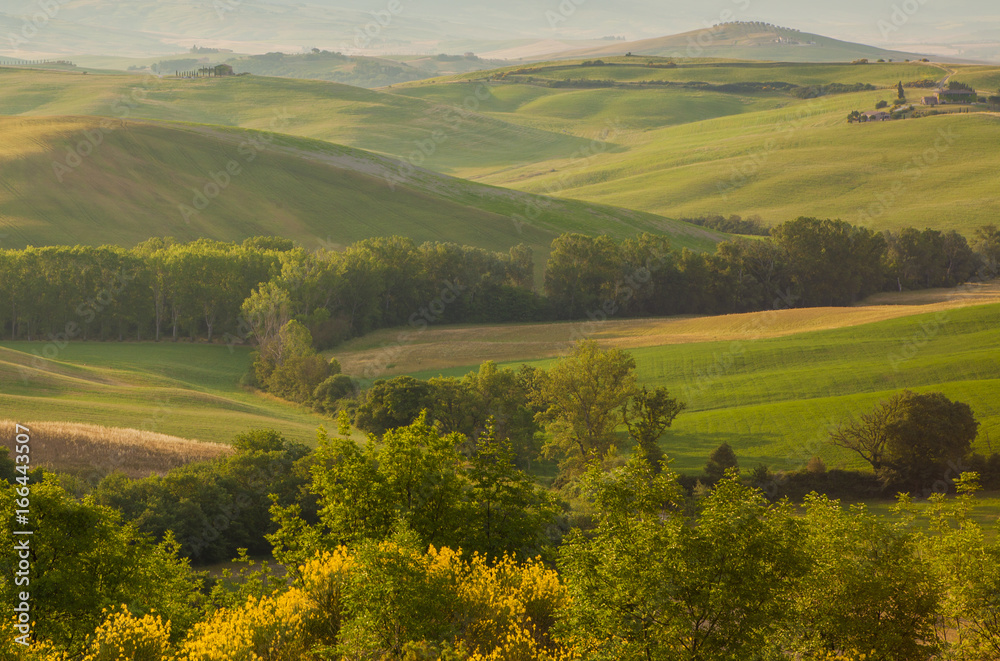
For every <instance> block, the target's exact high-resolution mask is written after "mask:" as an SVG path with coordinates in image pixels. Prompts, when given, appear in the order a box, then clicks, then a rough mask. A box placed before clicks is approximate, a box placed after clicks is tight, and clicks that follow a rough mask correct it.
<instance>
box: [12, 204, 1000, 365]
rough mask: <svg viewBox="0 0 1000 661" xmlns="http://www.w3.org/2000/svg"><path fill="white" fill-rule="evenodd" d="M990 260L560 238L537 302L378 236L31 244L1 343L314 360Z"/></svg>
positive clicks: (812, 296) (844, 291)
mask: <svg viewBox="0 0 1000 661" xmlns="http://www.w3.org/2000/svg"><path fill="white" fill-rule="evenodd" d="M735 220H736V219H733V221H734V222H735ZM739 224H740V223H737V225H739ZM998 258H1000V230H998V229H997V228H996V226H992V225H991V226H984V227H982V228H980V229H979V230H977V232H976V236H975V237H974V240H973V244H971V245H970V243H969V241H968V240H967V239H966V238H965V237H964V236H962V235H960V234H958V233H957V232H954V231H949V232H941V231H938V230H931V229H927V230H923V231H920V230H916V229H913V228H906V229H903V230H900V231H898V232H885V233H879V232H875V231H873V230H871V229H868V228H865V227H859V226H854V225H851V224H849V223H846V222H843V221H834V220H819V219H815V218H800V219H798V220H794V221H790V222H786V223H784V224H781V225H778V226H776V227H774V228H772V229H771V232H770V237H769V238H766V239H750V238H736V239H734V240H732V241H725V242H722V243H720V244H718V246H717V248H716V250H715V252H714V253H696V252H692V251H690V250H687V249H684V250H680V251H677V250H674V249H673V248H672V247H671V245H670V241H669V239H668V238H667V237H665V236H661V235H654V234H642V235H640V236H637V237H635V238H631V239H625V240H623V241H615V240H614V239H612V238H610V237H607V236H597V237H593V236H586V235H581V234H563V235H561V236H559V237H557V238H556V239H555V240H554V241H553V243H552V250H551V253H550V256H549V259H548V261H547V263H546V267H545V275H544V285H543V287H542V289H541V291H537V290H536V287H535V279H534V272H535V266H534V260H533V256H532V251H531V249H530V248H527V247H525V246H516V247H514V248H511V249H510V250H509V251H508V252H493V251H488V250H483V249H480V248H473V247H468V246H459V245H457V244H452V243H424V244H421V245H416V244H415V243H414V242H413V241H411V240H410V239H405V238H401V237H388V238H376V239H367V240H364V241H360V242H358V243H356V244H353V245H351V246H349V247H347V248H346V249H344V250H343V251H339V252H338V251H330V250H317V251H313V252H310V251H307V250H305V249H303V248H301V247H295V246H294V245H293V244H292V242H291V241H288V240H285V239H280V238H275V237H258V238H253V239H248V240H246V241H244V242H242V243H222V242H215V241H210V240H204V239H203V240H199V241H195V242H192V243H178V242H176V241H174V240H172V239H169V238H168V239H150V240H148V241H146V242H144V243H142V244H140V245H138V246H136V247H135V248H132V249H124V248H119V247H112V246H100V247H88V246H74V247H43V248H35V247H30V248H26V249H24V250H4V251H0V332H2V334H3V335H4V336H6V337H9V338H10V339H13V340H17V339H28V340H38V339H42V340H52V339H63V340H65V339H88V340H93V339H97V340H111V339H117V340H124V339H134V340H138V341H141V340H157V341H158V340H163V339H170V340H173V341H177V340H180V339H204V340H208V341H217V340H222V341H225V342H228V343H243V342H248V341H251V340H253V341H256V342H258V343H264V344H266V343H267V342H268V340H269V339H271V338H273V337H274V336H275V335H276V334H277V333H278V332H279V331H280V329H281V328H282V327H283V326H284V325H285V323H287V322H288V321H290V320H297V321H298V322H299V323H301V324H303V325H304V326H305V327H306V329H307V330H308V331H309V333H310V335H311V337H312V340H313V342H314V343H315V347H316V348H318V349H323V348H328V347H331V346H333V345H335V344H336V343H338V342H340V341H342V340H344V339H346V338H349V337H353V336H357V335H362V334H364V333H367V332H369V331H371V330H374V329H376V328H382V327H387V326H403V325H410V326H413V327H416V328H423V327H426V326H428V325H430V324H445V323H460V322H461V323H484V322H509V321H548V320H556V319H584V318H595V317H598V318H607V317H609V316H618V317H642V316H660V315H672V314H719V313H734V312H748V311H754V310H766V309H773V308H774V307H793V306H822V305H850V304H852V303H855V302H857V301H858V300H860V299H862V298H864V297H865V296H868V295H870V294H873V293H875V292H878V291H883V290H903V289H922V288H928V287H947V286H954V285H957V284H960V283H963V282H966V281H967V280H969V279H970V278H973V277H982V275H981V274H986V275H992V274H994V273H995V270H996V264H997V260H998Z"/></svg>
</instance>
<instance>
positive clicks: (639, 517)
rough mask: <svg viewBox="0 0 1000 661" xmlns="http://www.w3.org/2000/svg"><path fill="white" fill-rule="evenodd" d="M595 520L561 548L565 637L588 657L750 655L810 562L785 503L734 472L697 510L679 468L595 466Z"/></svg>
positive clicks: (779, 619)
mask: <svg viewBox="0 0 1000 661" xmlns="http://www.w3.org/2000/svg"><path fill="white" fill-rule="evenodd" d="M588 485H589V486H590V489H591V491H590V493H591V494H592V497H593V499H594V502H595V504H596V506H597V512H598V516H599V521H600V523H599V525H598V527H597V530H596V531H595V532H594V533H593V534H592V535H589V536H584V535H582V534H580V533H575V534H573V535H572V536H571V537H570V538H569V539H568V540H567V541H566V543H564V545H563V546H562V547H561V549H560V568H561V570H562V571H563V574H564V576H565V579H566V582H567V589H568V591H569V593H570V597H571V601H570V604H569V607H568V609H567V614H566V618H565V620H564V621H563V623H562V627H563V629H562V634H563V636H564V639H565V640H567V641H571V642H572V643H574V644H575V645H576V646H577V649H578V651H580V652H581V653H583V654H584V656H585V657H586V658H593V659H626V660H627V659H635V660H637V661H638V660H641V659H664V660H668V659H696V658H712V659H734V660H735V659H744V658H758V657H759V656H764V655H766V653H767V652H766V650H773V649H775V648H776V641H775V637H776V635H777V634H778V633H779V632H780V631H781V625H782V623H783V615H784V613H785V612H786V609H787V607H788V603H789V600H788V592H787V585H788V583H789V582H790V581H792V580H794V579H795V578H796V577H797V576H799V575H800V574H801V573H802V571H803V565H802V562H801V560H800V558H799V554H798V552H797V551H796V549H797V546H798V544H799V540H800V535H799V533H798V532H797V526H796V525H795V524H794V521H793V518H792V516H791V512H790V511H789V509H788V507H787V506H773V505H768V504H767V502H766V501H765V500H764V498H763V496H762V495H761V494H760V493H759V492H756V491H753V490H750V489H748V488H746V487H743V486H742V485H740V484H739V481H738V480H737V479H736V478H735V476H734V475H732V476H730V477H729V478H727V479H726V480H724V481H722V482H720V483H719V484H718V485H717V487H716V488H715V490H714V491H713V492H712V493H711V494H710V495H709V496H708V498H706V499H705V501H704V503H703V506H702V509H701V511H700V512H698V514H697V515H696V516H695V517H694V518H693V519H691V520H687V519H686V517H685V516H684V514H683V508H682V507H680V505H681V503H680V502H679V500H678V498H679V496H678V489H677V485H676V476H674V475H672V474H670V473H669V472H664V473H661V474H659V475H656V474H654V472H653V470H652V467H650V466H649V465H648V464H647V463H646V462H644V461H643V460H641V459H639V458H634V459H632V460H630V461H629V463H628V464H626V466H624V467H623V468H621V469H617V470H615V471H613V472H612V473H611V474H610V475H602V474H600V473H598V472H596V471H592V472H591V473H590V474H589V475H588Z"/></svg>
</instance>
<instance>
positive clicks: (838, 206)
mask: <svg viewBox="0 0 1000 661" xmlns="http://www.w3.org/2000/svg"><path fill="white" fill-rule="evenodd" d="M591 93H592V92H591ZM661 94H663V95H664V96H666V95H670V94H672V92H670V91H663V92H661ZM909 94H910V95H911V96H914V95H916V94H919V91H916V90H914V91H910V92H909ZM886 96H887V95H886V93H885V92H880V91H876V92H859V93H855V94H845V95H838V96H832V97H822V98H820V99H816V100H811V101H802V100H789V101H788V102H787V103H786V104H784V107H781V108H776V109H771V110H759V111H757V112H751V113H743V114H732V115H729V116H721V117H716V118H714V119H706V120H704V121H700V122H697V123H694V124H682V125H679V126H668V127H665V128H660V129H653V130H642V128H641V127H639V126H636V127H635V128H634V129H633V130H631V131H630V130H629V128H631V127H630V126H629V122H628V119H623V120H622V124H623V125H624V126H625V127H626V128H625V129H620V130H619V132H618V135H616V142H620V143H624V144H627V145H628V149H627V150H624V151H611V150H609V151H607V153H604V154H602V155H600V156H598V157H595V158H594V159H593V160H592V162H591V163H590V165H589V167H588V168H586V169H585V170H583V171H578V172H573V173H570V174H565V173H564V174H562V175H560V174H559V171H560V169H561V168H563V167H565V166H566V162H565V161H553V162H543V163H535V164H531V165H526V166H525V167H522V168H517V169H512V170H507V171H504V172H501V173H497V174H495V175H490V176H485V177H482V178H481V180H482V181H486V182H489V183H493V184H498V185H506V186H512V187H516V188H518V189H521V190H527V191H536V192H537V191H543V190H547V189H550V187H551V186H552V185H553V184H554V183H555V182H556V181H558V183H559V186H560V192H559V195H561V196H565V197H569V198H574V199H581V200H588V201H591V202H600V203H603V204H611V205H627V206H628V207H629V208H632V209H641V210H643V211H649V212H652V213H658V214H661V215H665V216H670V217H690V216H697V215H703V214H714V213H721V214H734V213H735V214H741V215H749V214H759V215H761V216H762V217H763V218H764V219H765V221H767V222H770V223H779V222H783V221H785V220H790V219H792V218H796V217H798V216H802V215H807V216H819V217H824V218H828V217H839V218H842V219H844V220H847V221H849V222H853V223H856V224H865V225H869V226H872V227H875V228H878V229H884V228H898V227H901V226H907V225H912V226H916V227H934V228H937V229H958V230H961V231H965V232H966V233H971V232H970V230H971V229H972V228H973V227H976V226H978V225H982V224H984V223H986V222H990V221H991V220H993V219H995V217H996V214H997V212H998V210H1000V191H998V190H997V188H996V185H995V177H994V176H993V173H995V172H996V171H997V170H998V168H1000V154H998V152H997V151H996V150H995V149H992V147H991V145H993V144H995V143H996V141H997V139H998V138H1000V118H998V117H997V116H995V115H989V114H951V115H947V116H944V115H943V116H939V117H924V118H916V119H906V120H900V121H895V122H886V123H876V124H868V125H857V124H855V125H850V124H848V123H847V122H846V117H847V114H848V112H850V111H851V110H854V109H866V108H874V107H875V103H876V102H877V101H878V100H879V99H884V98H886ZM719 114H720V115H721V114H722V113H721V112H720V113H719ZM553 170H554V171H555V172H553Z"/></svg>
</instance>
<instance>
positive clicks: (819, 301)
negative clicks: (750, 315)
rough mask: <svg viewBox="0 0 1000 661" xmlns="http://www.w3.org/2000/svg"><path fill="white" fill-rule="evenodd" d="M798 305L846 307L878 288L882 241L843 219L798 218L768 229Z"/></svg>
mask: <svg viewBox="0 0 1000 661" xmlns="http://www.w3.org/2000/svg"><path fill="white" fill-rule="evenodd" d="M771 236H772V237H774V240H775V242H776V243H777V244H778V246H779V247H781V248H782V250H784V251H785V254H786V255H787V259H788V261H789V264H790V265H791V273H792V284H793V287H794V288H795V290H796V293H797V294H799V295H800V296H801V303H802V304H803V305H850V304H852V303H855V302H857V301H858V300H860V299H862V298H864V297H865V296H868V295H869V294H873V293H875V292H876V291H878V290H879V289H880V284H881V282H882V258H883V255H884V254H885V251H886V243H885V239H884V238H883V237H882V235H880V234H878V233H877V232H873V231H872V230H870V229H867V228H864V227H857V226H853V225H851V224H849V223H847V222H844V221H839V220H837V221H834V220H819V219H816V218H799V219H798V220H792V221H789V222H787V223H784V224H782V225H779V226H777V227H775V228H773V229H772V230H771Z"/></svg>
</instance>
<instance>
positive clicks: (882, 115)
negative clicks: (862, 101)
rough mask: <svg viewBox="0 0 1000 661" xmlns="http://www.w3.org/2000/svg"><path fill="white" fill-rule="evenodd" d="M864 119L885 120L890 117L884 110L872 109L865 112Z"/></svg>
mask: <svg viewBox="0 0 1000 661" xmlns="http://www.w3.org/2000/svg"><path fill="white" fill-rule="evenodd" d="M865 119H866V121H869V122H887V121H889V120H890V119H891V117H890V116H889V113H887V112H886V111H884V110H872V111H869V112H866V113H865Z"/></svg>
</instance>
